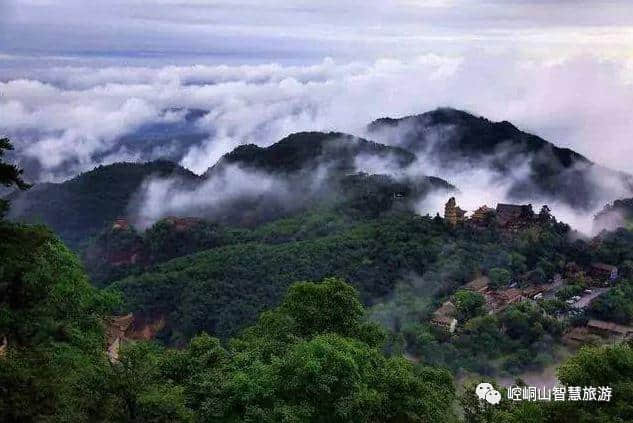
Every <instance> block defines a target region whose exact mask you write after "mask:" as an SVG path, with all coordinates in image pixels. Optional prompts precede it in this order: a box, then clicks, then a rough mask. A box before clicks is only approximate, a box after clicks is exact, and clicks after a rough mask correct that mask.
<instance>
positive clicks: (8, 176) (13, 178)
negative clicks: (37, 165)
mask: <svg viewBox="0 0 633 423" xmlns="http://www.w3.org/2000/svg"><path fill="white" fill-rule="evenodd" d="M10 150H13V145H11V142H10V141H9V139H8V138H0V185H4V186H5V187H12V186H16V187H18V188H19V189H21V190H26V189H29V188H30V187H31V185H29V184H27V183H26V182H24V180H23V179H22V173H23V170H22V169H19V168H18V167H17V166H15V165H12V164H9V163H5V162H3V161H2V158H3V157H4V154H5V151H10ZM8 208H9V204H8V202H7V201H6V200H4V199H1V198H0V218H2V217H3V216H4V214H5V213H6V212H7V210H8Z"/></svg>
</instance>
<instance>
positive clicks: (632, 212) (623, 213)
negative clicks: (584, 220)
mask: <svg viewBox="0 0 633 423" xmlns="http://www.w3.org/2000/svg"><path fill="white" fill-rule="evenodd" d="M617 228H628V229H633V198H623V199H619V200H615V201H614V202H613V204H607V205H606V206H605V207H604V208H603V209H602V210H600V212H599V213H597V214H596V216H595V217H594V232H595V233H597V232H599V231H602V230H604V229H606V230H609V231H611V230H615V229H617Z"/></svg>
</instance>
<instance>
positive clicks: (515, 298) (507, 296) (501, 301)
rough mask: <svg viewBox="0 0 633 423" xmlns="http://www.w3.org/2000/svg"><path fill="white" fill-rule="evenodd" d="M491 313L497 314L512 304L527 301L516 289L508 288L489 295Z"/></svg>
mask: <svg viewBox="0 0 633 423" xmlns="http://www.w3.org/2000/svg"><path fill="white" fill-rule="evenodd" d="M491 297H492V304H493V311H494V312H496V313H499V312H501V311H503V310H505V309H506V308H508V307H509V306H510V305H512V304H517V303H520V302H522V301H525V300H527V298H526V297H525V296H524V295H523V291H522V290H520V289H518V288H508V289H504V290H500V291H494V292H492V293H491Z"/></svg>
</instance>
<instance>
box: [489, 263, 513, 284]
mask: <svg viewBox="0 0 633 423" xmlns="http://www.w3.org/2000/svg"><path fill="white" fill-rule="evenodd" d="M488 276H489V277H490V287H491V288H492V289H499V288H501V287H503V286H506V285H507V284H508V283H509V282H510V278H511V277H512V275H511V274H510V272H509V271H508V270H506V269H503V268H499V267H495V268H493V269H490V271H489V272H488Z"/></svg>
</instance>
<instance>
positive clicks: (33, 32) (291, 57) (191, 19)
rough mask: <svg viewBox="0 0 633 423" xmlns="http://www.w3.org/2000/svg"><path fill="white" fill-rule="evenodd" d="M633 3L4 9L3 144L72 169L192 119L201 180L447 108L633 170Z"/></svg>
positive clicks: (471, 1) (405, 1) (405, 0)
mask: <svg viewBox="0 0 633 423" xmlns="http://www.w3.org/2000/svg"><path fill="white" fill-rule="evenodd" d="M631 3H632V2H631V1H630V0H593V1H591V0H587V1H581V0H393V1H388V0H381V1H379V0H312V1H303V0H287V1H282V0H268V1H267V0H237V1H228V0H219V1H218V0H206V1H205V0H155V1H146V0H125V1H122V0H108V1H103V0H92V1H86V0H63V1H62V0H57V1H53V0H0V132H4V133H8V134H9V135H12V136H13V138H14V139H15V140H16V141H15V142H16V143H22V145H19V146H18V147H19V149H20V150H21V151H23V152H26V153H27V154H30V155H31V156H32V157H35V158H37V159H38V160H40V161H41V162H42V164H43V166H44V167H47V166H55V165H59V164H60V163H61V162H62V157H63V156H65V155H76V156H77V157H76V159H77V163H78V164H77V167H76V168H72V169H71V170H70V171H71V172H76V171H80V170H85V169H86V168H90V166H93V165H94V157H93V156H94V154H95V153H100V152H103V151H104V150H106V149H107V146H108V145H109V143H112V142H114V141H115V140H116V139H117V138H118V137H119V136H121V135H123V134H125V133H128V132H129V131H131V130H133V129H134V128H137V127H138V126H140V125H142V124H143V123H147V122H151V121H153V120H156V119H159V118H160V114H161V110H163V108H164V107H173V106H185V107H200V108H204V109H207V110H213V112H214V113H213V114H212V117H213V118H214V119H215V120H214V121H212V122H207V125H208V126H209V127H212V129H213V131H212V132H213V133H214V135H213V136H211V137H210V138H209V139H208V140H206V141H205V143H204V144H202V145H200V146H197V147H196V149H195V150H192V152H191V154H189V155H187V157H185V158H184V159H183V162H182V163H183V164H184V165H187V166H188V167H190V168H192V169H194V170H195V171H201V170H202V171H203V170H204V169H205V168H206V166H209V165H210V164H212V163H213V161H214V160H216V159H217V157H219V155H220V154H222V153H224V152H226V151H228V150H230V149H231V148H233V147H234V146H235V145H237V144H238V143H240V142H243V141H244V139H249V140H250V141H252V142H256V143H259V144H268V143H271V142H274V141H275V140H276V139H278V137H280V136H283V135H285V134H286V133H288V132H291V131H297V130H302V129H338V130H347V131H352V132H353V131H356V132H359V131H361V130H362V127H363V125H364V124H366V123H367V122H368V121H370V120H371V119H374V118H376V117H380V116H399V115H402V114H411V113H421V112H424V111H427V110H429V109H432V108H435V107H438V106H454V107H462V108H466V109H468V110H470V111H471V112H473V113H475V114H480V115H485V116H487V117H490V118H491V119H495V120H502V119H507V120H511V121H512V122H514V123H515V124H517V125H518V126H519V127H521V128H522V129H525V130H529V131H531V132H534V133H536V134H538V135H541V136H543V137H546V138H548V139H549V140H551V141H553V142H555V143H557V144H559V145H563V146H569V147H572V148H574V149H576V150H577V151H579V152H581V153H583V154H586V155H588V156H589V157H590V158H592V159H594V160H596V161H597V162H599V163H602V164H605V165H608V166H611V167H614V168H618V169H622V170H626V171H629V172H633V165H632V164H631V163H633V160H631V157H633V141H632V140H631V133H632V132H633V123H632V122H631V119H630V117H629V116H630V110H631V109H632V108H633V91H632V86H631V83H632V82H633V4H631ZM192 84H195V85H196V87H195V88H191V85H192ZM163 118H164V117H163ZM27 132H28V133H32V132H38V133H40V134H41V136H40V138H39V139H37V140H33V139H30V140H29V141H28V145H27V141H25V140H23V139H21V138H20V134H23V133H27ZM69 145H72V146H73V147H74V150H75V151H73V152H69V151H68V146H69ZM124 153H125V152H122V153H121V155H120V156H114V157H110V159H109V160H117V159H125V158H132V159H133V158H134V157H133V156H129V155H128V156H125V154H124Z"/></svg>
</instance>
